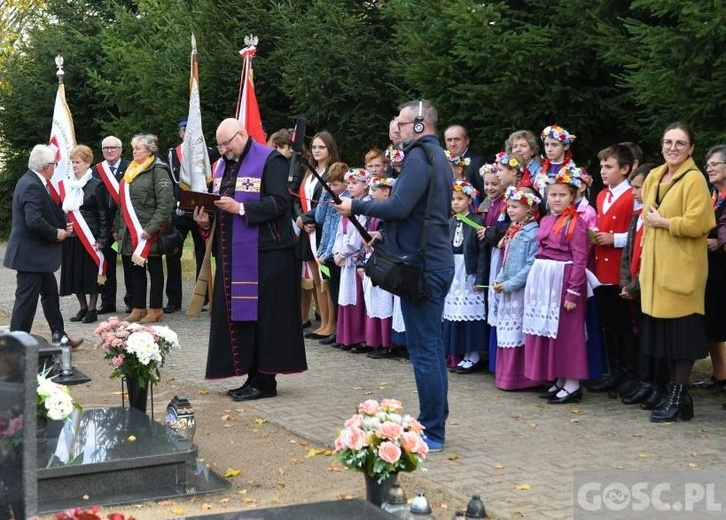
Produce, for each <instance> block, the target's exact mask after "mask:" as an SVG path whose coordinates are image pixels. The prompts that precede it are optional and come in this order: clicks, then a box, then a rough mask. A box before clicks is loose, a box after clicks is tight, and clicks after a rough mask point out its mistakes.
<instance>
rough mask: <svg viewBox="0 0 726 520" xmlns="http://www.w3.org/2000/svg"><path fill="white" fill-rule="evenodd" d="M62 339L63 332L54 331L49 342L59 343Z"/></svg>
mask: <svg viewBox="0 0 726 520" xmlns="http://www.w3.org/2000/svg"><path fill="white" fill-rule="evenodd" d="M62 339H63V333H62V332H54V333H53V335H52V336H51V339H50V343H51V344H52V345H60V342H61V340H62Z"/></svg>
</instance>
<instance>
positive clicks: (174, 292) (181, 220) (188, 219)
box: [166, 213, 206, 307]
mask: <svg viewBox="0 0 726 520" xmlns="http://www.w3.org/2000/svg"><path fill="white" fill-rule="evenodd" d="M174 227H175V228H176V229H177V230H178V231H179V233H181V234H182V236H183V237H184V240H186V238H187V235H188V234H189V233H191V234H192V240H194V260H195V261H196V264H197V276H196V277H195V279H196V278H198V277H199V270H200V269H201V268H202V262H204V251H205V248H206V244H205V242H204V239H203V238H202V237H201V235H200V234H199V226H197V223H196V222H194V218H193V217H192V216H191V215H188V214H186V213H184V215H179V216H177V217H175V218H174ZM182 252H183V248H180V249H179V251H178V252H177V253H175V254H173V255H166V276H167V279H166V299H167V303H168V304H169V305H173V306H175V307H181V305H182V265H181V257H182ZM205 300H206V299H205Z"/></svg>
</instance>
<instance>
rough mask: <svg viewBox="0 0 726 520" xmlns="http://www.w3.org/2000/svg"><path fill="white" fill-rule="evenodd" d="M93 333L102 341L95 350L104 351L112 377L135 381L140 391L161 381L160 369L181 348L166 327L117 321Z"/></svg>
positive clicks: (105, 323)
mask: <svg viewBox="0 0 726 520" xmlns="http://www.w3.org/2000/svg"><path fill="white" fill-rule="evenodd" d="M93 333H94V334H97V335H98V336H100V337H101V341H100V342H99V343H98V344H97V345H96V348H103V350H104V353H103V356H104V358H105V359H108V360H110V364H111V366H112V367H113V371H112V372H111V377H112V378H118V377H125V378H126V379H129V380H133V381H136V382H138V384H139V386H140V387H141V388H146V387H147V386H148V384H149V382H151V383H155V382H157V381H159V379H161V374H160V373H159V369H160V368H161V367H163V366H164V362H165V361H166V356H167V354H168V353H169V351H171V350H172V349H176V348H180V347H179V338H178V337H177V335H176V333H175V332H174V331H172V330H171V329H170V328H169V327H166V326H162V325H151V326H145V325H141V324H139V323H129V322H128V321H121V320H119V319H118V318H116V317H112V318H109V319H108V321H104V322H103V323H101V324H100V325H99V326H98V327H97V328H96V330H94V331H93Z"/></svg>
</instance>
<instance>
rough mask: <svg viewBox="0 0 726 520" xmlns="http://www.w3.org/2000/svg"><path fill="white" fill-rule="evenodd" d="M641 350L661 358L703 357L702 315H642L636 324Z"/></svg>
mask: <svg viewBox="0 0 726 520" xmlns="http://www.w3.org/2000/svg"><path fill="white" fill-rule="evenodd" d="M640 339H641V348H642V353H643V354H646V355H649V356H653V357H657V358H665V359H694V360H695V359H703V358H705V357H706V356H707V355H708V344H707V342H706V326H705V319H704V317H703V315H702V314H691V315H689V316H684V317H682V318H653V317H652V316H648V315H647V314H643V319H642V320H641V327H640Z"/></svg>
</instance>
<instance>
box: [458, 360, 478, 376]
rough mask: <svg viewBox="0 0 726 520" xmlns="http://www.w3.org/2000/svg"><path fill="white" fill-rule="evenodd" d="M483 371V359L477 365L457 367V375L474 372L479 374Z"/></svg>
mask: <svg viewBox="0 0 726 520" xmlns="http://www.w3.org/2000/svg"><path fill="white" fill-rule="evenodd" d="M481 370H484V363H482V361H481V359H480V360H479V361H477V362H476V363H471V364H470V365H469V364H466V365H464V366H461V367H456V370H455V372H456V373H457V374H471V373H472V372H479V371H481Z"/></svg>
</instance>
